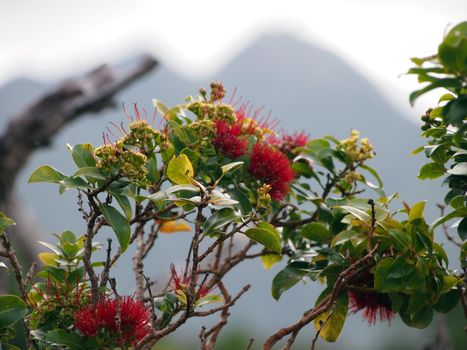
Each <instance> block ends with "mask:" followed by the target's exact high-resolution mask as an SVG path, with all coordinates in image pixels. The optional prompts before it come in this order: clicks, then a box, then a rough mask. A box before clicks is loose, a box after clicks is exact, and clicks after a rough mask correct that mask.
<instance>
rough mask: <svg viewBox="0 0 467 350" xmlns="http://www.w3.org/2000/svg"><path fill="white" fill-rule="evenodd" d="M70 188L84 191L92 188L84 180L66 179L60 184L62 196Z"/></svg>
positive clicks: (59, 190)
mask: <svg viewBox="0 0 467 350" xmlns="http://www.w3.org/2000/svg"><path fill="white" fill-rule="evenodd" d="M70 188H80V189H82V190H86V189H90V188H92V187H91V186H90V185H89V184H88V183H87V182H86V181H84V180H83V179H82V178H80V177H73V176H70V177H66V178H64V179H63V180H62V181H60V182H59V187H58V192H59V193H60V194H63V193H64V192H65V191H67V190H69V189H70Z"/></svg>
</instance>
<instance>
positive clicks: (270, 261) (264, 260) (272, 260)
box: [261, 254, 282, 270]
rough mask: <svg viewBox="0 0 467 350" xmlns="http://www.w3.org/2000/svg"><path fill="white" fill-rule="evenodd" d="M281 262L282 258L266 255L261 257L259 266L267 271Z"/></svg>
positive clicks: (277, 255)
mask: <svg viewBox="0 0 467 350" xmlns="http://www.w3.org/2000/svg"><path fill="white" fill-rule="evenodd" d="M281 260H282V256H281V255H279V254H266V255H261V264H263V267H264V268H265V269H266V270H269V269H270V268H271V267H273V266H274V265H275V264H277V263H278V262H279V261H281Z"/></svg>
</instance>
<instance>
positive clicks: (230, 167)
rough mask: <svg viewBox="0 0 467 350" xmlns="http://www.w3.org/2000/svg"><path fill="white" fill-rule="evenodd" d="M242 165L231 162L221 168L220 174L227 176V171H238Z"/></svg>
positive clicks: (241, 163)
mask: <svg viewBox="0 0 467 350" xmlns="http://www.w3.org/2000/svg"><path fill="white" fill-rule="evenodd" d="M242 165H243V162H233V163H229V164H226V165H223V166H221V170H222V174H227V173H228V172H229V171H232V170H234V169H238V168H239V167H241V166H242Z"/></svg>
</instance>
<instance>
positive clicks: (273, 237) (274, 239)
mask: <svg viewBox="0 0 467 350" xmlns="http://www.w3.org/2000/svg"><path fill="white" fill-rule="evenodd" d="M245 236H247V237H248V238H250V239H251V240H253V241H255V242H258V243H260V244H262V245H264V246H265V247H266V248H268V249H270V250H272V251H273V252H276V253H280V252H281V241H280V235H279V233H278V232H277V231H276V229H275V228H274V226H272V225H271V224H268V223H265V222H263V223H261V224H258V225H257V227H256V228H250V229H248V230H246V231H245Z"/></svg>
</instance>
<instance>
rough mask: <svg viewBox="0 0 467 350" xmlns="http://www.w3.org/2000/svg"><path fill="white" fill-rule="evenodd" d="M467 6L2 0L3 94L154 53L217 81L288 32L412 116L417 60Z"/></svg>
mask: <svg viewBox="0 0 467 350" xmlns="http://www.w3.org/2000/svg"><path fill="white" fill-rule="evenodd" d="M466 15H467V1H466V0H442V1H441V0H410V1H409V0H347V1H345V0H326V1H314V0H306V1H294V0H289V1H283V0H282V1H272V0H269V1H260V0H258V1H254V0H249V1H243V0H235V1H219V0H217V1H216V0H213V1H193V0H191V1H174V0H166V1H155V0H139V1H136V0H132V1H129V0H99V1H96V0H79V1H71V0H67V1H63V0H40V1H38V0H37V1H30V0H29V1H24V0H14V1H10V0H0V44H1V46H0V86H2V85H4V84H5V83H6V82H8V81H9V80H11V79H15V78H17V77H24V76H27V77H30V78H35V79H41V80H45V79H48V78H53V79H57V78H58V79H59V78H62V77H66V76H68V75H69V74H76V73H77V72H81V71H83V70H87V69H89V68H91V67H93V66H95V65H96V64H99V63H102V62H119V61H121V60H122V59H125V58H127V57H129V56H131V55H132V54H134V53H139V52H141V51H149V52H152V53H153V54H154V55H155V56H156V57H158V58H160V59H161V61H162V62H163V63H164V64H165V65H166V66H168V67H169V68H170V69H172V70H174V71H176V72H178V73H180V74H183V75H185V76H188V77H190V76H191V77H195V76H196V77H199V76H204V75H206V74H210V75H212V74H215V72H216V71H218V70H220V69H221V68H222V66H223V65H225V64H226V63H228V61H229V60H230V59H232V58H233V57H234V55H235V54H237V53H238V52H239V51H241V50H242V49H243V48H244V47H245V46H247V45H249V44H250V43H251V42H252V41H254V40H255V39H257V38H258V37H260V36H261V35H263V34H264V33H267V32H271V31H275V32H287V33H291V34H294V35H297V36H299V37H300V38H302V39H304V40H306V41H309V42H310V43H312V44H314V45H318V46H320V47H322V48H324V49H327V50H329V51H332V52H334V53H336V54H337V55H339V56H340V57H342V58H343V59H344V60H346V61H347V62H348V63H349V64H351V65H352V66H353V67H354V68H356V69H357V70H358V71H359V72H361V73H362V74H363V75H364V76H366V77H367V78H368V79H370V80H371V81H372V82H373V83H375V84H376V86H377V87H378V88H379V89H380V90H381V91H382V92H383V94H384V96H385V97H386V98H387V99H388V100H389V101H390V102H391V103H392V104H393V105H395V107H396V108H398V109H399V110H402V111H404V112H405V114H406V115H408V114H409V113H410V114H412V115H413V116H415V115H416V114H417V113H420V112H421V111H423V110H425V109H426V107H428V106H429V105H430V104H432V103H433V101H434V95H432V97H431V98H430V97H428V98H425V99H423V100H421V101H420V102H419V103H418V105H417V106H416V111H415V113H414V111H412V112H410V111H409V106H408V103H407V96H408V94H409V92H410V91H412V90H413V89H414V88H416V87H417V85H416V82H415V80H414V79H411V78H408V77H400V75H401V74H402V73H404V72H405V71H406V70H407V68H408V67H409V66H410V62H409V60H408V57H411V56H416V55H418V56H424V55H429V54H431V53H433V52H434V50H435V49H436V46H437V44H438V43H439V42H440V40H441V39H442V37H443V33H444V32H445V30H447V29H448V28H449V27H448V26H449V25H453V24H456V23H457V22H460V21H462V20H465V19H466Z"/></svg>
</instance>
